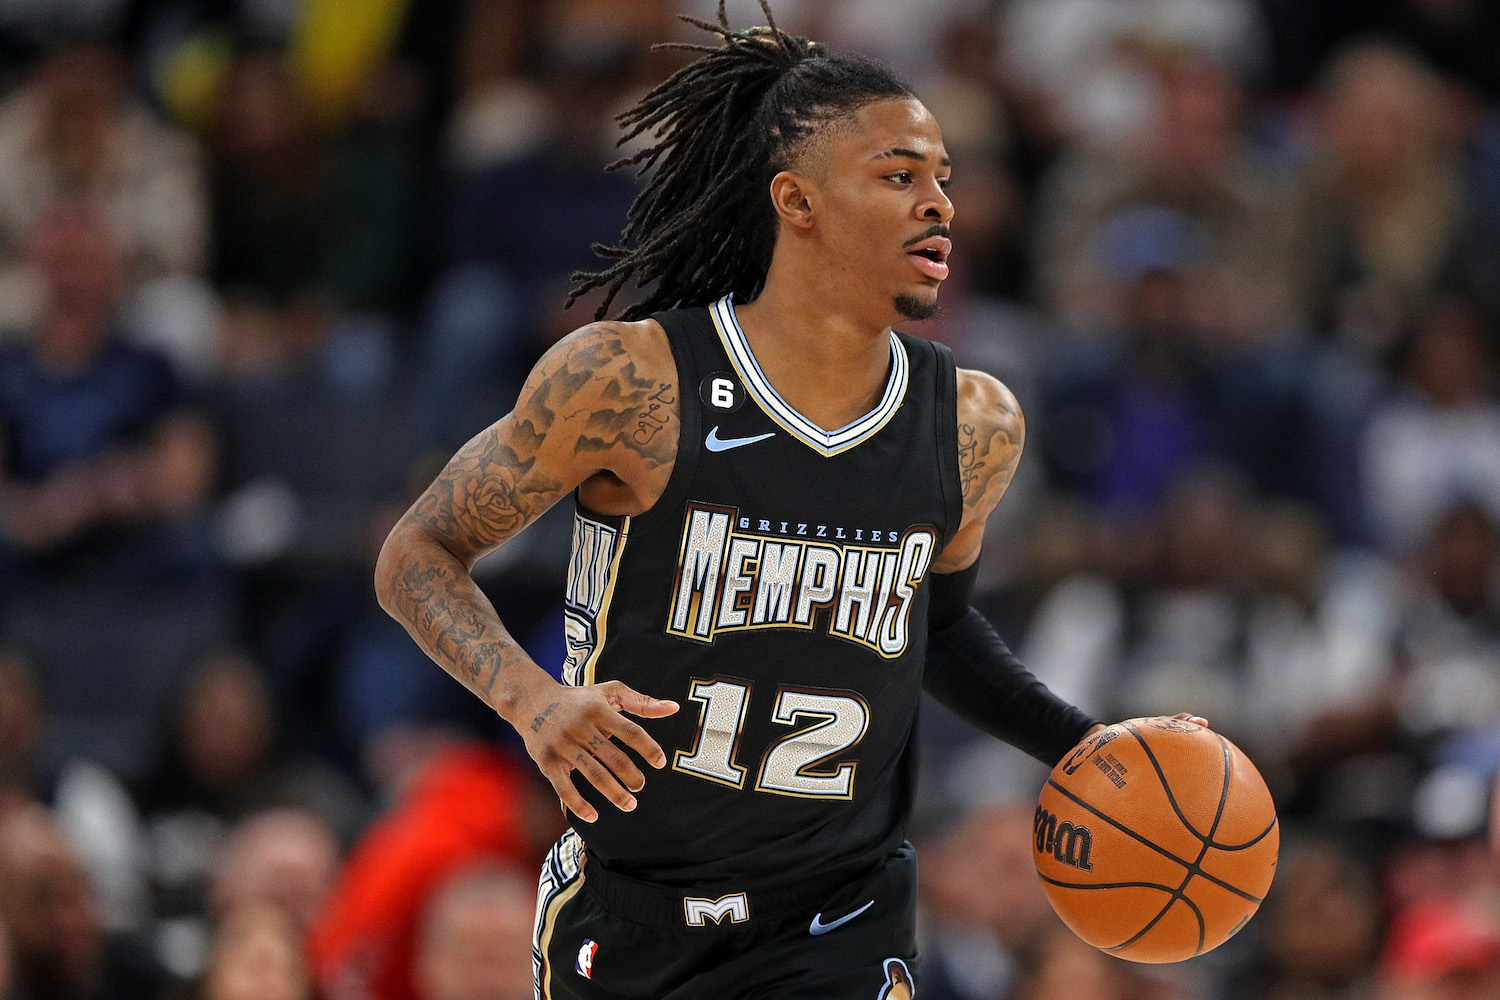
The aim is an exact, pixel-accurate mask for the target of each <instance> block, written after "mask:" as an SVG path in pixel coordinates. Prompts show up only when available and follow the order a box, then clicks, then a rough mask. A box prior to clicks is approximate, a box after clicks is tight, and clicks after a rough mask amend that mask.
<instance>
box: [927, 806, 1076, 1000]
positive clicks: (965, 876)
mask: <svg viewBox="0 0 1500 1000" xmlns="http://www.w3.org/2000/svg"><path fill="white" fill-rule="evenodd" d="M1034 814H1035V802H1034V801H1032V800H1031V796H1026V797H1025V798H1021V799H1015V800H1011V801H1007V802H1003V803H996V804H993V805H986V806H980V807H977V808H974V809H972V810H970V811H969V812H967V813H966V814H964V815H963V816H961V817H959V818H958V819H957V821H956V822H953V823H951V824H948V825H946V826H945V827H944V828H942V829H941V831H940V832H939V833H937V835H936V836H934V837H932V839H931V840H924V842H923V843H922V845H921V850H922V877H921V899H922V911H921V912H922V933H923V942H922V952H923V956H924V957H923V982H922V996H923V997H926V996H928V995H929V994H931V995H932V996H933V997H936V998H938V1000H950V998H951V1000H980V998H988V997H997V996H1013V995H1019V994H1018V993H1017V992H1016V987H1017V985H1018V983H1019V981H1020V978H1021V974H1022V972H1021V963H1022V962H1023V961H1024V960H1025V959H1026V958H1027V957H1028V956H1030V955H1033V954H1035V952H1036V949H1037V948H1038V947H1039V946H1040V944H1041V942H1042V941H1043V940H1044V939H1045V937H1046V936H1047V935H1048V934H1049V933H1050V932H1051V931H1052V930H1053V929H1054V928H1056V927H1057V926H1058V921H1057V917H1056V916H1055V915H1054V914H1053V912H1052V908H1051V907H1050V906H1049V905H1048V903H1047V897H1046V896H1045V895H1044V894H1043V892H1042V884H1041V882H1040V881H1039V880H1038V879H1037V878H1036V876H1035V874H1034V873H1035V867H1036V866H1035V863H1034V862H1033V861H1032V857H1031V836H1030V834H1031V830H1032V821H1033V820H1034V819H1035V815H1034Z"/></svg>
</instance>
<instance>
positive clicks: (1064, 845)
mask: <svg viewBox="0 0 1500 1000" xmlns="http://www.w3.org/2000/svg"><path fill="white" fill-rule="evenodd" d="M1032 829H1033V832H1034V833H1035V834H1036V849H1037V851H1038V852H1040V853H1042V854H1050V855H1052V856H1053V857H1054V858H1056V859H1057V860H1058V862H1059V863H1060V864H1064V865H1067V866H1068V867H1069V868H1077V869H1078V870H1080V871H1085V872H1091V871H1093V870H1094V866H1093V864H1092V863H1091V862H1090V861H1089V855H1090V854H1091V853H1093V850H1094V835H1093V834H1092V833H1089V828H1088V827H1086V826H1075V825H1074V824H1073V823H1071V822H1069V821H1068V820H1063V821H1062V822H1060V823H1059V822H1058V820H1057V817H1056V816H1054V815H1052V814H1051V813H1050V812H1048V811H1047V810H1045V809H1042V808H1040V807H1038V808H1037V811H1036V820H1035V822H1034V823H1033V824H1032Z"/></svg>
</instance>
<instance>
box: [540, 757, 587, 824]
mask: <svg viewBox="0 0 1500 1000" xmlns="http://www.w3.org/2000/svg"><path fill="white" fill-rule="evenodd" d="M542 773H543V774H545V775H546V776H547V780H548V781H550V782H552V790H553V791H554V792H556V793H557V799H558V801H559V802H561V803H562V804H563V808H564V809H565V810H569V811H571V812H572V813H573V815H574V816H577V817H578V818H579V819H581V820H583V821H584V822H585V823H592V822H594V821H595V820H597V819H598V818H599V813H598V811H597V810H596V809H594V807H593V806H591V805H589V803H588V800H587V799H585V798H584V797H583V796H582V795H580V794H578V789H577V788H576V787H574V785H573V781H572V779H570V778H569V777H568V774H569V772H568V768H567V767H566V766H563V765H560V766H558V767H555V768H548V769H544V770H543V771H542Z"/></svg>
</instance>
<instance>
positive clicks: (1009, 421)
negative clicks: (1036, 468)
mask: <svg viewBox="0 0 1500 1000" xmlns="http://www.w3.org/2000/svg"><path fill="white" fill-rule="evenodd" d="M1025 440H1026V419H1025V418H1024V417H1023V416H1022V415H1021V405H1020V404H1019V403H1017V402H1016V397H1015V396H1014V395H1012V394H1011V391H1010V390H1009V389H1007V388H1006V387H1005V385H1004V384H1003V383H1001V381H1000V380H999V379H997V378H995V377H994V376H992V375H986V374H985V373H984V372H976V371H969V370H967V369H963V368H960V369H959V371H958V474H959V480H960V482H961V483H962V485H963V493H964V515H963V523H962V524H961V525H960V527H959V529H958V534H956V535H955V536H954V537H953V541H951V542H949V543H948V547H947V548H945V549H943V551H942V553H941V554H940V555H939V556H938V558H937V560H936V562H934V563H933V566H932V571H933V572H934V573H956V572H958V571H959V570H962V569H964V568H966V567H968V566H970V565H972V564H973V563H974V560H976V559H978V558H979V546H980V543H981V542H983V541H984V522H985V520H986V519H987V518H988V517H989V516H990V511H992V510H994V509H995V506H996V505H997V504H999V503H1000V498H1001V497H1003V496H1004V495H1005V490H1006V488H1007V487H1009V486H1010V480H1011V477H1012V476H1014V475H1015V473H1016V464H1017V463H1018V462H1020V461H1021V447H1022V445H1023V444H1024V443H1025Z"/></svg>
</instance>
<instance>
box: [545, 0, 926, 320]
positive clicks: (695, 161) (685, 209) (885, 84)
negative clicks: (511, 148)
mask: <svg viewBox="0 0 1500 1000" xmlns="http://www.w3.org/2000/svg"><path fill="white" fill-rule="evenodd" d="M760 6H761V10H762V11H764V13H765V15H766V21H767V26H766V27H757V28H750V29H748V30H746V31H735V30H733V29H731V28H730V27H729V20H728V18H727V17H726V15H725V12H724V0H719V23H718V24H712V23H710V22H708V21H702V20H699V19H698V18H694V17H686V16H684V17H682V20H683V21H686V22H687V23H689V24H691V25H694V26H695V27H698V28H702V29H703V30H705V31H709V32H712V33H713V34H715V35H717V36H719V39H720V44H719V45H692V44H684V43H667V44H664V45H660V46H657V47H658V48H669V49H686V50H688V51H692V52H702V53H706V54H705V55H703V56H702V57H700V58H699V59H697V60H695V61H694V62H692V63H690V64H688V65H687V66H685V67H683V68H682V69H680V70H678V71H677V72H676V73H674V74H672V76H671V77H669V78H668V79H667V80H666V81H665V82H664V83H662V84H661V85H660V86H658V87H657V88H656V89H655V90H653V91H651V92H650V93H649V94H647V95H646V96H645V97H643V98H642V99H641V101H640V103H638V104H636V105H635V107H633V108H631V109H630V110H629V111H626V112H625V113H623V114H621V115H620V116H619V119H618V121H619V122H620V125H621V126H622V127H623V128H624V129H625V130H626V132H625V135H624V136H623V137H622V138H621V139H620V142H619V144H622V145H623V144H624V143H626V142H629V141H630V140H632V139H634V138H635V137H637V136H639V135H641V134H642V133H649V134H650V135H651V136H652V137H655V138H656V140H657V141H656V143H655V144H654V145H651V146H648V147H647V148H645V149H642V150H641V151H640V152H638V153H636V154H635V155H633V156H629V157H626V158H625V159H623V160H619V161H617V162H615V163H612V164H610V165H609V168H608V169H610V170H618V169H622V168H625V167H639V173H641V174H644V173H646V172H647V171H648V170H650V171H653V172H652V174H651V177H650V179H649V180H648V181H647V182H646V184H645V186H644V187H643V188H642V189H641V192H640V193H639V194H638V195H637V196H636V199H635V201H634V202H633V203H632V204H631V206H630V211H629V213H628V215H627V220H628V221H627V223H626V225H625V229H624V231H623V232H622V233H621V234H620V241H619V243H618V244H617V245H614V246H609V245H605V244H595V245H594V248H593V249H594V252H595V253H596V254H598V255H599V256H600V257H602V258H604V259H606V260H613V261H614V262H615V263H614V264H612V265H610V266H609V267H607V268H606V269H604V270H602V271H597V272H589V271H579V272H577V273H575V274H574V275H573V276H572V277H573V281H574V282H576V283H577V284H576V286H575V287H574V288H573V290H572V292H571V294H569V296H568V303H567V304H568V305H570V306H571V305H572V304H573V302H574V301H575V300H577V299H578V297H579V296H581V295H584V294H586V293H587V292H589V291H592V290H593V289H596V288H604V289H606V290H607V292H606V295H605V297H604V301H603V303H602V304H601V305H600V306H599V309H598V311H597V312H596V313H595V316H594V318H595V319H603V318H604V317H605V315H607V314H608V312H609V307H610V304H611V303H612V302H613V301H614V299H615V296H616V295H617V294H618V293H619V291H620V289H621V288H623V287H624V286H625V284H626V282H628V281H631V280H634V282H635V287H637V288H642V287H645V286H647V285H649V284H651V283H652V282H655V287H654V288H653V289H652V290H651V292H650V293H649V294H648V295H647V296H646V298H645V299H644V300H642V301H641V302H639V303H637V304H635V305H633V306H631V307H629V308H628V309H626V310H625V312H624V313H623V314H622V316H621V318H622V319H625V320H637V319H641V318H643V317H645V316H649V315H650V314H651V313H653V312H656V311H657V310H659V309H666V308H672V307H675V306H696V305H705V304H707V303H709V302H712V301H714V300H715V299H717V298H719V297H720V296H722V295H724V294H725V293H727V292H732V293H734V295H735V296H736V297H737V298H739V299H740V300H741V301H746V300H749V299H753V298H755V296H757V295H759V294H760V290H761V287H762V286H763V285H764V284H765V280H766V272H767V270H769V268H770V266H771V252H772V250H773V249H774V248H775V245H776V216H775V213H774V211H773V209H772V206H771V203H770V196H769V193H768V192H769V187H770V183H771V178H773V177H775V176H776V174H777V173H778V172H779V171H781V170H784V169H786V168H787V167H788V166H789V165H790V163H791V162H792V159H793V157H794V156H795V154H796V153H797V152H798V151H799V150H800V148H801V147H802V146H803V144H804V143H805V142H806V141H807V140H808V139H809V138H810V137H812V136H813V135H815V134H816V133H817V132H818V131H819V130H820V129H822V128H823V127H824V126H825V125H827V124H829V123H830V122H833V121H835V120H838V119H840V118H842V117H846V116H848V115H849V114H851V113H852V112H854V111H856V110H858V109H859V108H862V107H864V106H865V105H868V104H874V103H876V102H878V101H884V100H891V99H896V98H903V97H910V96H912V91H911V88H910V87H908V86H907V85H906V84H905V83H904V82H902V81H901V80H900V79H899V78H898V77H897V76H896V75H895V74H894V73H892V72H891V71H890V70H889V69H887V68H886V67H885V66H882V65H880V64H879V63H876V62H874V61H872V60H869V59H865V58H862V57H858V56H846V55H833V54H831V53H829V52H828V50H827V49H825V48H824V47H823V46H822V45H821V44H819V43H817V42H812V41H808V40H807V39H806V38H801V37H796V36H792V35H788V34H786V33H784V32H783V31H781V30H780V29H779V28H777V27H776V22H775V20H774V19H773V18H772V16H771V9H770V7H769V6H768V5H767V2H766V0H760ZM653 168H654V169H653Z"/></svg>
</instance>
